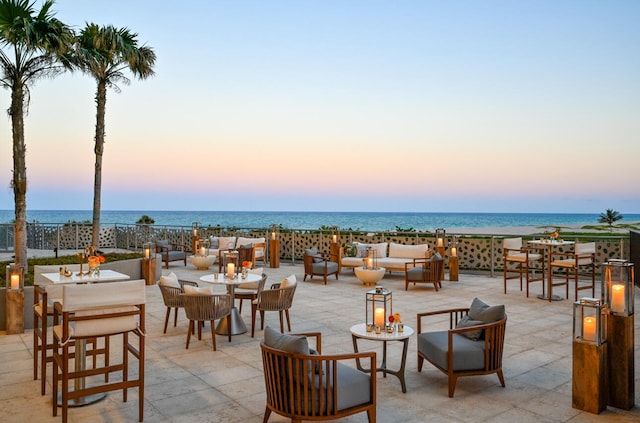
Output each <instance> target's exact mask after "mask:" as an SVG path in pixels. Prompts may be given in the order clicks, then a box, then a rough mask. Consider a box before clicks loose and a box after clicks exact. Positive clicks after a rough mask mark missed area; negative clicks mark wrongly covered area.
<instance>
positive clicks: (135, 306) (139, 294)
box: [51, 279, 146, 423]
mask: <svg viewBox="0 0 640 423" xmlns="http://www.w3.org/2000/svg"><path fill="white" fill-rule="evenodd" d="M145 302H146V298H145V280H144V279H138V280H133V281H125V282H111V283H100V284H82V285H65V286H64V287H63V290H62V302H55V303H54V315H53V323H54V328H53V395H52V401H51V402H52V407H53V416H54V417H55V416H57V414H58V389H59V386H58V385H61V395H60V398H61V404H60V407H61V408H62V422H63V423H67V419H68V409H69V407H70V406H71V405H74V404H77V403H78V402H79V401H81V400H82V399H83V398H85V397H87V396H90V395H94V394H100V393H105V392H109V391H114V390H122V395H123V401H124V402H126V401H127V398H128V390H129V389H132V388H137V389H138V421H143V417H144V361H145V336H146V333H145ZM130 335H133V336H130ZM112 336H121V337H122V345H123V350H122V351H118V354H114V357H109V356H108V354H110V352H106V353H105V354H106V356H105V360H104V363H103V364H104V365H103V366H101V367H96V368H92V369H88V370H87V369H85V368H84V364H85V363H84V353H85V350H84V342H85V341H86V340H87V339H90V338H100V339H104V340H105V342H106V340H107V339H108V338H109V337H112ZM134 336H135V338H137V342H135V343H132V342H131V338H133V337H134ZM72 347H73V348H74V350H73V352H72V351H71V348H72ZM130 357H133V358H134V359H137V360H138V367H137V369H136V372H132V374H130V373H129V364H130V361H131V360H130ZM112 359H116V360H118V359H119V360H120V362H119V363H113V360H112ZM71 360H74V361H75V365H73V364H70V361H71ZM116 372H117V373H120V376H119V377H118V378H117V380H116V381H110V382H107V380H108V376H109V375H110V374H111V373H116ZM134 373H135V376H134V375H133V374H134ZM97 375H104V377H105V381H104V383H99V379H98V378H93V377H91V376H97ZM132 376H134V377H133V378H132ZM70 382H74V387H73V389H70V386H69V384H70ZM88 385H89V386H88Z"/></svg>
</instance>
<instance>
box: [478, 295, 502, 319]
mask: <svg viewBox="0 0 640 423" xmlns="http://www.w3.org/2000/svg"><path fill="white" fill-rule="evenodd" d="M504 316H505V309H504V305H496V306H490V305H488V304H485V303H484V302H483V301H482V300H480V299H479V298H474V299H473V302H472V303H471V307H469V318H470V319H472V320H479V321H481V322H483V323H493V322H497V321H498V320H500V319H502V318H504Z"/></svg>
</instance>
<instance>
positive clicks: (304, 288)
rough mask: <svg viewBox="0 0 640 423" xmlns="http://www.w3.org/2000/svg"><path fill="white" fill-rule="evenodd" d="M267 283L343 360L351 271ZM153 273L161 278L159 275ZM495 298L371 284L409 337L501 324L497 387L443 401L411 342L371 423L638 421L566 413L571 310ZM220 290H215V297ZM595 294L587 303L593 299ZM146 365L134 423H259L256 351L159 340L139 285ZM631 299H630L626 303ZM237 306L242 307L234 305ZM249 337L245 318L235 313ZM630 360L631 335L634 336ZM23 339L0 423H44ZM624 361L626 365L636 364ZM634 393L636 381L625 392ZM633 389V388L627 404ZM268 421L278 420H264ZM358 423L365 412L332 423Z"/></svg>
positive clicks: (168, 337)
mask: <svg viewBox="0 0 640 423" xmlns="http://www.w3.org/2000/svg"><path fill="white" fill-rule="evenodd" d="M169 270H170V271H173V272H175V273H176V274H177V275H178V276H179V278H181V279H187V280H196V281H197V280H198V279H199V277H200V276H202V275H204V274H205V273H206V272H204V271H196V270H195V268H194V267H193V266H191V265H190V264H189V265H188V266H187V267H184V266H182V265H181V264H179V263H173V264H172V265H171V266H170V269H169ZM265 271H266V273H267V274H268V276H269V279H268V281H267V285H270V284H271V283H273V282H278V281H280V280H281V279H282V278H283V277H285V276H288V275H290V274H292V273H293V274H295V275H296V276H297V277H298V279H299V280H300V284H299V287H298V289H297V291H296V297H295V299H294V304H293V308H292V310H291V319H292V328H293V331H294V332H305V331H320V332H322V334H323V352H324V353H326V354H331V353H344V352H352V342H351V335H350V333H349V327H350V326H351V325H353V324H355V323H360V322H362V321H363V319H364V308H365V300H364V298H365V291H367V290H368V289H369V288H367V287H364V286H363V285H362V284H361V283H360V282H359V281H358V280H357V279H356V278H355V277H354V276H353V272H352V271H351V270H345V271H344V272H343V274H342V275H340V280H339V281H336V280H335V278H332V279H331V280H330V282H329V284H328V285H327V286H324V285H322V282H320V281H319V280H318V279H317V278H314V280H313V281H312V282H309V281H307V282H302V277H303V269H302V266H301V265H295V266H293V265H291V264H286V263H283V264H282V266H281V267H280V268H279V269H266V270H265ZM167 272H168V271H167V270H163V273H165V274H166V273H167ZM511 283H512V285H511V289H510V290H509V293H508V294H507V295H504V294H503V291H502V277H501V275H498V276H497V277H496V278H491V277H488V276H483V275H469V274H461V275H460V281H459V282H448V281H445V282H443V289H442V290H441V291H440V292H437V293H436V292H434V290H433V287H431V286H429V287H427V286H417V287H415V288H413V287H412V288H410V289H409V291H408V292H405V291H404V288H403V277H402V275H400V274H394V275H391V276H386V277H385V279H384V280H383V281H382V284H383V285H384V286H385V287H387V288H389V289H391V290H392V291H393V309H394V311H397V312H400V313H402V315H403V318H404V321H405V323H406V324H408V325H410V326H412V327H414V328H415V319H416V317H415V315H416V313H418V312H421V311H427V310H435V309H442V308H448V307H458V306H468V305H469V304H470V303H471V301H472V300H473V298H474V297H476V296H478V297H480V298H481V299H482V300H484V301H485V302H487V303H489V304H499V303H504V304H505V305H506V309H507V313H508V315H509V321H508V323H507V335H506V341H505V352H504V361H503V369H504V375H505V379H506V388H502V387H501V386H500V385H499V382H498V378H497V376H495V375H489V376H473V377H466V378H461V379H459V380H458V384H457V388H456V392H455V397H454V398H448V396H447V378H446V376H445V375H444V374H442V373H441V372H440V371H438V370H436V369H435V368H434V367H432V366H431V365H430V364H428V363H425V366H424V368H423V371H422V373H418V372H417V370H416V365H417V364H416V363H417V360H416V348H417V347H416V340H415V336H414V337H413V338H412V339H411V341H410V343H409V353H408V357H407V372H406V381H407V393H406V394H403V393H402V392H401V389H400V383H399V381H398V379H397V378H395V377H393V376H389V377H387V378H386V379H385V378H382V377H381V376H380V375H378V384H377V390H378V406H377V413H378V414H377V415H378V421H379V422H384V423H386V422H404V423H409V422H424V421H430V422H480V421H481V422H631V421H635V422H637V421H640V409H637V408H636V409H633V410H631V411H624V410H619V409H614V408H611V407H609V408H608V409H607V410H606V411H604V412H603V413H602V414H600V415H594V414H590V413H585V412H581V411H579V410H575V409H573V408H572V407H571V380H572V370H571V335H572V301H566V300H565V301H559V302H552V303H549V302H547V301H542V300H539V299H536V297H535V294H538V293H539V290H538V291H536V290H535V288H534V295H532V296H531V297H530V298H526V297H525V295H524V293H522V292H520V291H519V289H518V288H517V287H516V286H515V284H516V283H517V282H516V281H511ZM538 287H539V286H538ZM217 288H219V290H220V291H221V292H222V291H224V288H223V287H217ZM596 294H597V295H599V293H596ZM147 295H148V296H147V300H148V305H147V331H148V336H147V338H146V342H147V359H146V375H145V377H146V385H145V386H146V389H145V398H144V401H145V419H144V421H145V422H228V423H231V422H256V423H257V422H261V421H262V415H263V412H264V407H265V393H264V382H263V377H262V371H261V367H262V363H261V358H260V348H259V342H260V339H261V337H262V331H257V333H256V337H255V338H251V336H250V334H249V333H247V334H244V335H239V336H235V337H233V340H232V342H231V343H228V342H227V339H226V337H222V336H219V337H218V338H217V342H218V351H217V352H213V351H212V345H211V338H210V332H209V331H208V329H209V328H208V324H207V328H206V330H205V333H204V334H203V340H202V341H198V340H197V338H196V340H195V341H194V340H192V343H191V346H190V348H189V350H185V340H186V331H187V321H186V319H185V317H184V314H183V311H182V310H181V311H180V314H179V319H178V326H177V327H176V328H174V327H172V326H171V325H170V326H169V329H168V331H167V334H163V333H162V325H163V321H164V315H165V310H166V308H165V307H164V305H163V302H162V297H161V295H160V292H159V289H158V288H157V287H156V286H149V287H147ZM637 295H638V294H637V292H636V297H637ZM246 305H248V304H246ZM243 316H244V319H245V321H246V322H247V323H248V326H249V327H250V308H249V307H248V306H247V307H245V308H244V309H243ZM266 323H267V324H268V325H271V326H275V327H277V326H278V316H277V313H267V314H266ZM635 339H636V350H637V349H638V347H637V346H638V341H637V340H638V339H640V337H639V336H638V333H637V330H636V338H635ZM359 345H360V347H361V349H367V348H372V349H375V350H376V351H378V354H379V356H381V344H380V343H366V342H364V341H361V343H360V344H359ZM31 346H32V334H31V331H28V332H26V333H24V334H21V335H2V336H0V356H1V357H2V359H1V360H0V420H1V421H2V422H29V423H39V422H56V421H60V416H58V417H57V418H53V417H52V416H51V399H50V393H51V387H50V386H49V387H48V390H47V395H46V396H40V392H39V382H37V381H33V380H32V378H33V376H32V374H33V372H32V349H31ZM400 346H401V344H400V343H390V344H389V347H390V348H389V353H390V356H389V358H388V365H389V367H390V368H394V367H395V365H396V364H397V363H399V359H400V353H401V347H400ZM639 355H640V354H639V352H638V351H636V357H637V356H639ZM636 385H637V383H636ZM639 393H640V392H639V390H638V389H637V388H636V403H638V394H639ZM136 410H137V391H136V390H132V392H131V393H130V400H129V402H128V403H123V402H122V395H121V394H120V393H118V392H112V393H110V394H109V396H108V397H107V398H106V399H105V400H103V401H102V402H99V403H96V404H93V405H90V406H87V407H83V408H75V409H71V410H70V413H69V418H70V421H71V422H80V421H83V422H84V421H91V422H134V421H137V412H136ZM269 421H270V422H272V423H273V422H284V421H287V420H286V419H284V418H282V417H280V416H277V415H275V414H272V416H271V419H270V420H269ZM340 421H342V422H365V421H366V414H364V413H361V414H359V415H356V416H352V417H349V418H345V419H342V420H340Z"/></svg>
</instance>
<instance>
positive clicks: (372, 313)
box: [365, 286, 393, 327]
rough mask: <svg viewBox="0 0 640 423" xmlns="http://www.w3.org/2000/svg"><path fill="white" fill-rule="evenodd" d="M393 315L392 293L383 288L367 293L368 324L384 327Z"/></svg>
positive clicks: (366, 310)
mask: <svg viewBox="0 0 640 423" xmlns="http://www.w3.org/2000/svg"><path fill="white" fill-rule="evenodd" d="M392 314H393V300H392V295H391V291H389V290H388V289H386V288H383V287H381V286H376V287H375V289H372V290H371V291H368V292H367V293H366V306H365V315H366V324H367V325H374V326H378V327H384V326H385V325H386V323H387V321H388V320H389V316H390V315H392Z"/></svg>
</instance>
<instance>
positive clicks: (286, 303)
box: [251, 275, 298, 338]
mask: <svg viewBox="0 0 640 423" xmlns="http://www.w3.org/2000/svg"><path fill="white" fill-rule="evenodd" d="M297 286H298V283H297V280H296V275H291V276H288V277H286V278H284V280H283V281H282V282H281V283H274V284H273V285H271V289H263V290H262V292H260V293H259V294H258V296H257V298H256V299H255V300H253V301H251V337H252V338H253V336H254V333H255V327H256V314H257V313H258V312H260V329H261V330H262V329H264V313H265V311H277V312H278V315H279V316H280V332H282V333H284V321H283V313H284V315H285V316H286V318H287V328H288V329H289V332H291V319H290V318H289V309H290V308H291V305H292V304H293V296H294V294H295V293H296V287H297Z"/></svg>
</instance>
